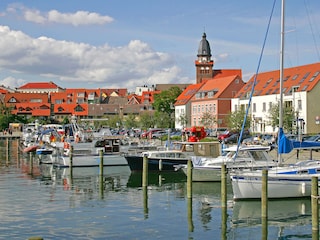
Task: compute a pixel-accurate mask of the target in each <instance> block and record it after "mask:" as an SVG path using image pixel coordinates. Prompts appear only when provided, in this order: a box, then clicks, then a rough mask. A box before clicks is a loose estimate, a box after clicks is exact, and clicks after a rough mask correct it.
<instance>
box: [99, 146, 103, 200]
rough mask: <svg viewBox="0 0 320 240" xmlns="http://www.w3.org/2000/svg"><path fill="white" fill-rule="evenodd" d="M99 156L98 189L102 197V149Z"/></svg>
mask: <svg viewBox="0 0 320 240" xmlns="http://www.w3.org/2000/svg"><path fill="white" fill-rule="evenodd" d="M99 156H100V164H99V191H100V196H101V198H103V191H104V172H103V160H104V159H103V150H100V151H99Z"/></svg>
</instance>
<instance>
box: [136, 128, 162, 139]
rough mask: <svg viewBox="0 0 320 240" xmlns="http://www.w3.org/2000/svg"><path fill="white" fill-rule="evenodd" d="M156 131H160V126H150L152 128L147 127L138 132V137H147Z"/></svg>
mask: <svg viewBox="0 0 320 240" xmlns="http://www.w3.org/2000/svg"><path fill="white" fill-rule="evenodd" d="M158 131H162V129H161V128H152V129H149V130H148V131H145V132H142V133H141V134H140V137H141V138H148V137H150V138H151V137H152V134H153V133H155V132H158Z"/></svg>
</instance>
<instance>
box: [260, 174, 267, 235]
mask: <svg viewBox="0 0 320 240" xmlns="http://www.w3.org/2000/svg"><path fill="white" fill-rule="evenodd" d="M261 228H262V229H261V230H262V238H261V239H267V238H268V170H267V169H263V170H262V183H261Z"/></svg>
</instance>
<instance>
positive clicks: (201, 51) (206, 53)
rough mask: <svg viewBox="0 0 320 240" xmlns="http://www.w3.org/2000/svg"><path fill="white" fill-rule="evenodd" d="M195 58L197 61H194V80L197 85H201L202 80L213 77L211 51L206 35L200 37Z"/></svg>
mask: <svg viewBox="0 0 320 240" xmlns="http://www.w3.org/2000/svg"><path fill="white" fill-rule="evenodd" d="M197 57H198V59H197V60H196V61H195V65H196V80H197V83H201V82H202V80H203V79H204V78H212V76H213V69H212V68H213V60H212V59H211V49H210V44H209V42H208V40H207V35H206V33H203V35H202V39H201V41H200V44H199V48H198V55H197Z"/></svg>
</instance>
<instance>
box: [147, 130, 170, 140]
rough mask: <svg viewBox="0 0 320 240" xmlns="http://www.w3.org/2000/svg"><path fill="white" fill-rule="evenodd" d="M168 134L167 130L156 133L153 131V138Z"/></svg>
mask: <svg viewBox="0 0 320 240" xmlns="http://www.w3.org/2000/svg"><path fill="white" fill-rule="evenodd" d="M165 135H168V132H167V131H156V132H154V133H152V135H151V138H153V139H155V138H161V137H162V136H165Z"/></svg>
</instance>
